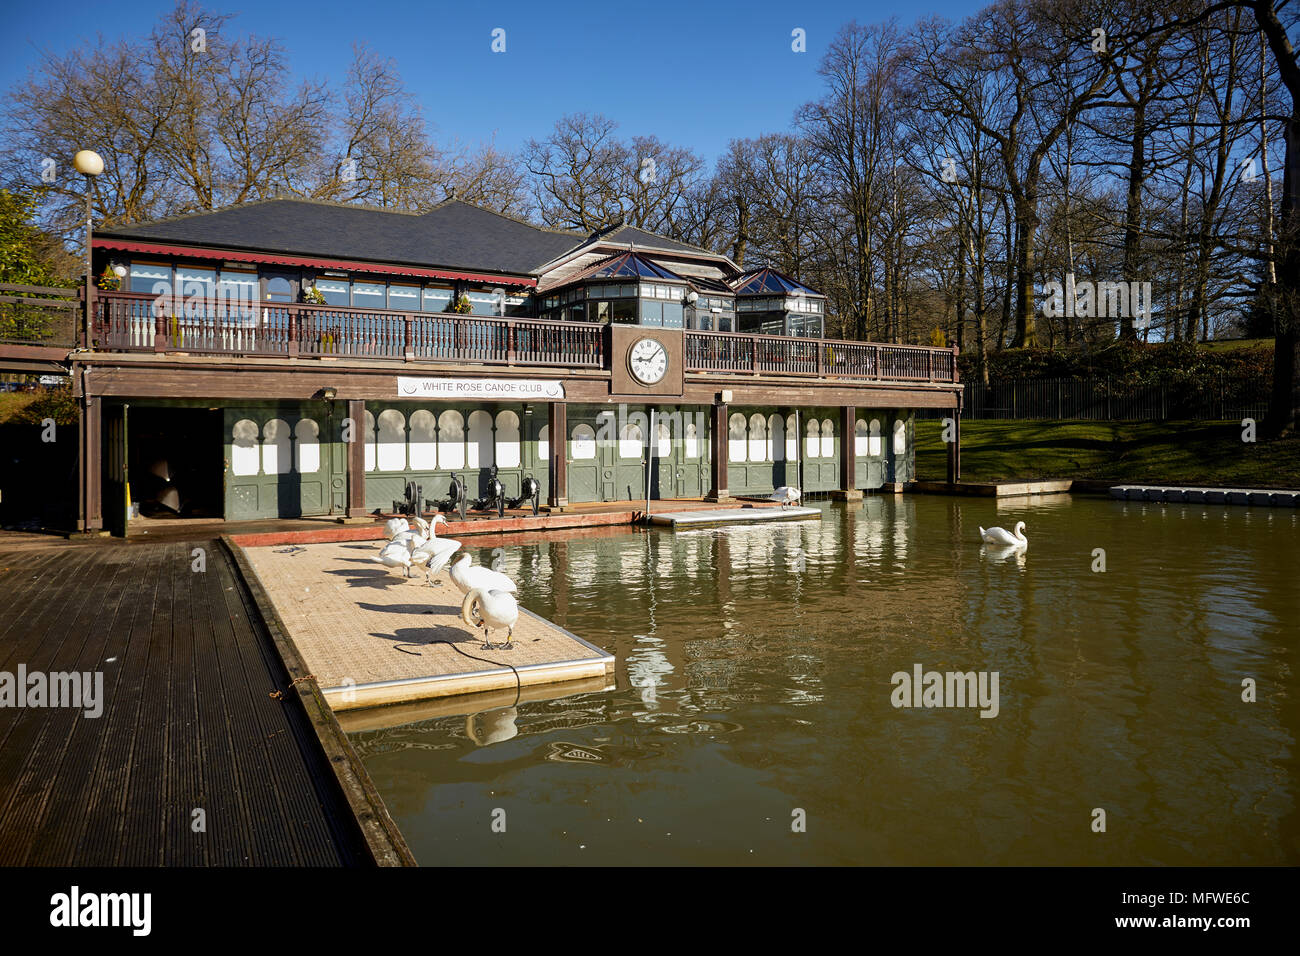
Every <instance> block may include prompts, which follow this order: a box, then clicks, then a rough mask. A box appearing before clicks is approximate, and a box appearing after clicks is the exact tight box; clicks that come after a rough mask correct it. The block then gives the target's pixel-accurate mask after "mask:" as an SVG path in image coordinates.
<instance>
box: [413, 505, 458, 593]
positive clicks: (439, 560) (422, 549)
mask: <svg viewBox="0 0 1300 956" xmlns="http://www.w3.org/2000/svg"><path fill="white" fill-rule="evenodd" d="M439 522H441V523H442V524H446V523H447V519H446V518H444V517H443V516H442V515H434V516H433V522H432V523H431V524H428V525H427V528H428V531H429V537H428V539H427V540H425V541H424V542H423V543H421V544H419V545H417V546H415V547H413V548H412V549H411V563H413V564H418V565H421V566H423V567H424V569H425V572H424V576H425V580H427V581H428V582H429V583H430V584H433V575H435V574H437V573H438V572H439V571H441V570H442V569H443V568H445V567H446V566H447V562H448V561H450V560H451V556H452V555H453V554H455V553H456V552H457V551H459V550H460V542H459V541H453V540H451V539H450V538H439V537H438V523H439Z"/></svg>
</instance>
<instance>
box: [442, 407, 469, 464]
mask: <svg viewBox="0 0 1300 956" xmlns="http://www.w3.org/2000/svg"><path fill="white" fill-rule="evenodd" d="M438 460H439V461H440V462H442V467H443V468H444V469H445V470H448V471H455V470H456V469H458V468H464V467H465V416H463V415H462V414H461V413H460V412H458V411H454V410H453V409H448V410H447V411H445V412H443V413H442V414H441V415H439V416H438Z"/></svg>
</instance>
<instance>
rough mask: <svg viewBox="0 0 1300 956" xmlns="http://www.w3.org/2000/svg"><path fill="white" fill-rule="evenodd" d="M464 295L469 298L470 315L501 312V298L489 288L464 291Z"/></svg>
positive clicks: (497, 313)
mask: <svg viewBox="0 0 1300 956" xmlns="http://www.w3.org/2000/svg"><path fill="white" fill-rule="evenodd" d="M465 295H466V296H467V297H468V298H469V306H470V314H471V315H500V314H501V300H500V298H498V296H497V295H496V293H494V292H492V291H491V290H490V289H489V290H481V289H480V290H476V291H473V292H466V293H465Z"/></svg>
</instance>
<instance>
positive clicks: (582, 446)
mask: <svg viewBox="0 0 1300 956" xmlns="http://www.w3.org/2000/svg"><path fill="white" fill-rule="evenodd" d="M570 455H571V456H572V457H573V458H581V459H588V458H595V457H596V430H595V429H594V428H592V427H591V426H590V425H575V426H574V427H573V446H572V449H571V451H570Z"/></svg>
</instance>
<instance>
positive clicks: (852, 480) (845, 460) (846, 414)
mask: <svg viewBox="0 0 1300 956" xmlns="http://www.w3.org/2000/svg"><path fill="white" fill-rule="evenodd" d="M857 420H858V410H857V408H855V407H854V406H852V405H844V406H842V407H841V408H840V432H841V434H840V491H843V492H844V493H846V494H847V493H849V492H851V491H854V490H855V489H856V485H857V474H856V472H857V463H858V462H857V454H856V452H857V447H856V437H857V436H856V434H855V432H854V428H855V426H856V424H857Z"/></svg>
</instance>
